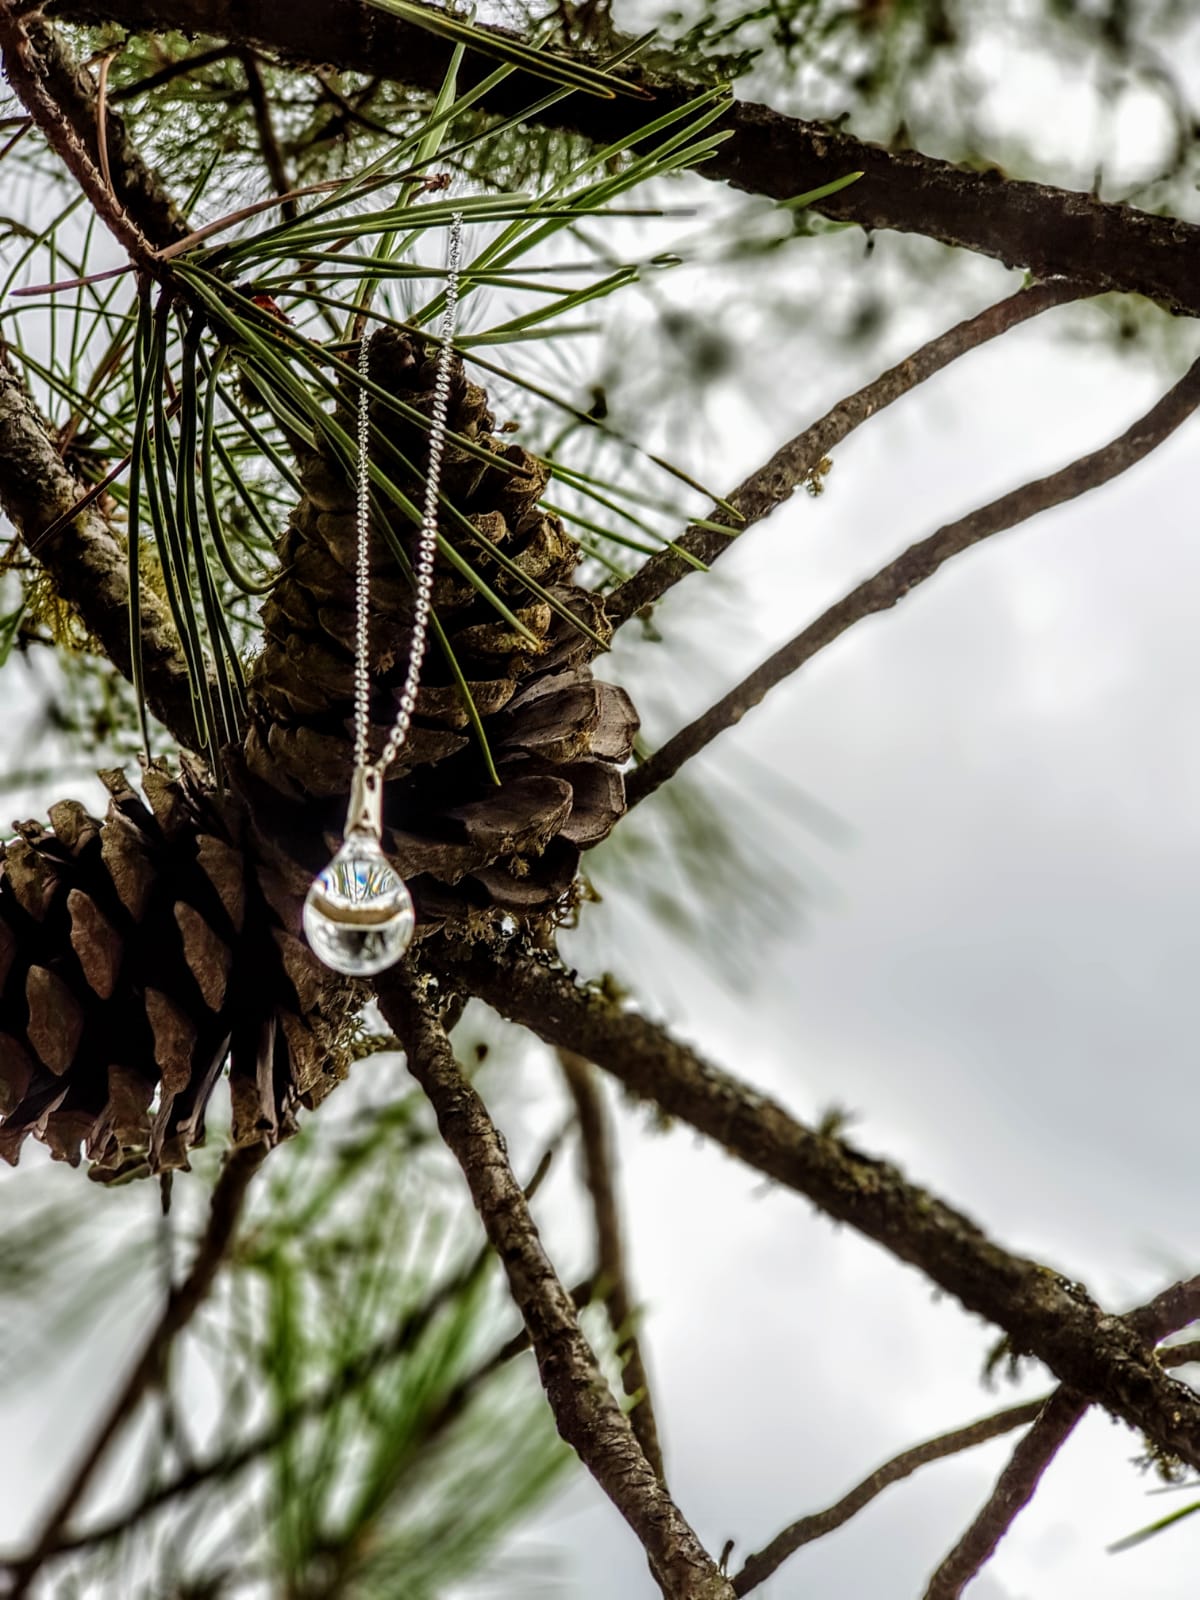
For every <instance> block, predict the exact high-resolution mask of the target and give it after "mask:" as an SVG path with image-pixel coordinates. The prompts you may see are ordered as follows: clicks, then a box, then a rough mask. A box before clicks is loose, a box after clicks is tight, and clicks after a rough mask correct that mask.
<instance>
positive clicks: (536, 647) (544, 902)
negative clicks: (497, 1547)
mask: <svg viewBox="0 0 1200 1600" xmlns="http://www.w3.org/2000/svg"><path fill="white" fill-rule="evenodd" d="M371 363H372V365H371V370H372V376H373V377H374V378H375V379H376V381H377V382H379V383H381V384H382V385H384V386H385V387H386V388H388V389H389V391H390V392H392V393H393V394H395V395H397V396H398V397H400V398H402V399H403V400H405V401H406V402H407V403H408V404H409V405H411V406H413V407H414V408H416V409H417V410H419V411H421V412H422V413H423V414H425V415H428V414H429V412H430V409H431V406H432V400H433V384H434V378H435V373H436V362H435V359H434V355H433V353H432V347H430V348H427V347H426V346H425V345H424V343H423V342H422V341H421V340H419V339H416V338H412V337H409V336H407V335H404V334H399V333H393V332H390V331H385V332H381V333H379V334H377V335H376V336H375V340H374V343H373V345H372V352H371ZM373 416H374V418H375V420H376V422H377V423H379V425H380V426H381V427H382V428H383V429H384V430H385V432H386V434H387V437H388V440H389V442H390V446H391V448H389V449H387V450H385V449H383V448H380V450H379V460H380V462H381V465H383V466H384V467H385V468H386V470H387V471H388V473H389V475H390V476H392V477H393V478H394V479H395V480H396V481H397V482H398V483H399V485H400V487H401V488H402V489H403V490H404V492H405V493H406V494H407V495H408V497H409V499H410V500H411V501H413V503H415V504H419V503H420V502H421V499H422V496H423V480H422V478H421V477H420V475H419V474H420V472H421V471H422V470H423V468H424V464H425V461H426V457H427V434H426V432H425V430H424V429H422V428H420V427H418V426H417V425H415V424H414V423H411V422H409V421H407V420H405V419H403V418H400V417H397V416H396V415H395V414H394V413H393V412H391V411H389V410H387V409H386V408H384V407H382V406H381V405H380V404H379V403H378V402H375V403H373ZM341 421H342V423H343V426H346V427H347V428H348V429H349V430H350V431H351V432H352V431H353V418H352V417H351V415H350V412H349V410H348V409H347V408H345V407H343V410H342V412H341ZM449 424H450V427H451V429H452V430H453V431H454V432H455V433H457V434H459V435H461V436H463V437H465V438H467V439H470V440H471V441H472V442H473V443H474V444H475V445H477V446H478V447H479V449H480V450H481V451H482V452H484V453H485V455H486V456H487V457H491V458H494V461H495V465H490V464H489V462H488V460H487V459H484V460H481V459H479V458H478V457H476V456H473V455H470V454H468V453H467V452H466V451H465V450H463V449H462V448H461V447H458V446H455V445H453V444H450V445H449V446H448V448H447V452H446V458H445V465H444V470H443V476H442V489H443V492H444V494H445V496H446V498H447V499H448V500H450V501H451V502H452V503H453V504H454V505H455V506H457V507H458V508H459V510H460V511H461V513H462V515H463V516H464V517H465V518H466V520H467V522H468V523H469V524H470V526H471V528H473V529H474V530H475V536H474V537H472V536H471V535H470V534H468V533H466V532H465V531H464V530H463V529H462V528H461V527H460V526H459V525H457V523H456V522H455V520H454V519H452V518H451V517H449V516H447V515H445V514H443V517H442V530H441V531H442V534H443V537H444V538H445V539H446V540H448V541H449V542H450V543H451V544H453V545H454V546H455V548H456V549H458V550H459V551H460V552H461V554H462V555H463V557H465V558H466V560H468V561H469V562H470V563H471V565H472V567H473V568H474V569H475V570H476V571H477V572H478V573H480V574H481V575H482V577H483V578H484V579H485V580H486V582H487V583H488V585H489V586H490V587H491V588H492V590H493V591H494V592H495V593H496V594H497V595H498V596H499V597H500V598H501V599H502V600H503V602H504V603H505V604H506V605H507V606H508V608H509V610H510V611H511V612H512V613H513V614H514V615H515V616H516V617H517V618H518V619H519V620H520V622H521V623H522V624H523V627H524V630H525V632H524V634H523V633H522V632H521V630H519V629H517V628H514V627H513V625H512V624H511V623H510V622H509V621H507V620H505V619H504V618H503V617H502V616H500V615H499V613H498V612H497V611H496V609H495V607H494V606H493V605H492V604H491V603H490V601H489V600H488V599H486V598H485V597H483V596H481V595H480V594H479V593H478V591H477V590H476V589H475V588H474V587H473V586H472V584H471V583H470V582H469V581H468V580H467V578H465V577H464V576H463V575H462V573H461V572H459V571H458V570H457V569H456V568H455V567H454V566H453V565H452V564H451V563H450V562H449V561H448V560H447V559H445V558H444V557H439V560H438V563H437V567H436V571H435V581H434V593H433V603H434V608H435V611H436V614H437V617H438V620H439V622H440V623H441V625H442V627H443V628H444V630H445V632H446V635H447V637H448V639H449V642H450V645H451V648H452V649H453V651H454V655H455V657H456V659H457V661H458V664H459V666H460V667H461V669H462V672H463V674H464V675H465V677H466V679H467V682H468V684H469V688H470V694H471V698H472V700H473V702H474V708H475V710H476V712H477V713H478V716H479V719H480V721H481V723H482V725H483V729H484V734H485V737H486V739H487V744H488V748H489V749H490V751H491V754H492V757H493V759H494V762H495V765H496V770H497V773H498V775H499V778H500V780H501V781H500V784H499V786H497V785H496V784H494V783H493V782H491V781H490V779H489V777H488V774H487V770H486V765H485V761H484V755H483V750H482V746H481V743H480V740H479V737H478V735H477V733H476V732H475V731H474V730H473V728H472V727H471V717H470V712H469V708H468V706H467V704H466V702H465V700H464V697H463V695H462V693H461V692H460V689H459V687H458V684H457V682H456V680H455V677H454V674H453V672H452V670H451V666H450V663H449V662H448V661H447V660H446V659H445V656H444V654H443V652H442V651H441V650H440V649H439V647H438V644H437V642H436V640H434V639H432V638H431V640H430V644H429V649H428V652H427V654H426V657H425V665H424V671H423V675H422V682H421V689H420V693H419V695H418V699H417V710H416V715H415V717H414V719H413V724H412V731H411V733H410V736H409V740H408V743H407V744H406V746H405V748H404V750H403V751H402V753H401V755H400V757H399V759H398V760H397V762H396V763H395V765H394V766H393V767H392V769H391V770H390V772H389V774H388V779H389V781H388V783H387V786H386V790H385V818H386V820H387V822H388V823H389V824H390V826H391V827H392V829H393V830H394V831H393V833H392V836H391V837H390V838H389V839H388V840H387V843H388V845H389V848H390V849H391V850H392V852H393V854H394V855H395V857H396V859H397V862H398V864H399V865H400V867H401V869H402V870H403V872H404V874H405V876H406V877H407V878H408V879H409V880H410V884H411V887H412V890H413V895H414V899H415V901H416V904H417V912H418V918H419V921H420V924H421V926H422V928H423V929H425V930H428V929H429V928H430V927H434V926H437V925H445V924H450V925H462V924H464V923H471V922H473V921H474V920H475V919H476V918H477V916H478V914H479V913H481V912H483V913H487V912H488V911H491V910H498V911H505V912H510V913H513V914H517V915H529V916H533V915H545V914H546V913H547V912H548V911H552V909H553V907H554V906H555V905H557V904H558V903H559V902H560V901H561V900H562V899H563V897H564V895H565V894H566V893H567V891H568V890H569V888H570V886H571V884H572V882H573V880H574V878H575V876H576V873H577V871H578V864H579V853H580V851H581V850H583V849H586V848H587V847H588V846H590V845H593V844H596V843H598V842H599V841H600V840H601V839H603V838H605V837H606V836H607V834H608V833H609V832H610V831H611V829H612V827H613V825H614V824H615V822H616V821H617V819H618V818H619V817H620V815H621V814H622V812H623V810H624V805H625V800H624V784H623V781H622V778H621V771H620V769H621V766H622V765H623V763H624V762H625V761H627V760H628V758H629V754H630V751H631V749H632V743H633V736H634V733H635V732H636V729H637V725H638V724H637V715H636V713H635V711H634V709H633V706H632V704H631V703H630V701H629V697H628V696H627V695H626V694H625V692H624V691H623V690H622V689H618V688H615V687H614V686H612V685H610V684H605V683H600V682H597V681H596V679H594V678H593V676H592V671H591V665H590V663H591V658H592V656H593V655H594V654H595V652H596V649H597V648H598V646H597V644H596V642H595V640H596V638H599V639H600V640H602V641H605V640H607V638H608V633H609V630H608V624H607V621H606V619H605V616H604V610H603V607H602V605H601V603H600V601H599V599H598V598H597V597H596V596H595V595H593V594H591V593H590V592H589V591H588V590H586V589H582V588H580V587H579V586H578V585H577V584H576V583H575V582H574V578H573V572H574V569H575V567H576V565H577V563H578V560H579V547H578V545H577V544H576V543H575V541H574V540H573V539H572V538H571V537H570V535H569V534H568V533H567V532H566V530H565V528H564V527H563V524H562V522H561V521H560V520H559V518H557V517H555V516H553V515H551V514H549V513H548V512H546V511H544V510H542V509H541V507H540V505H539V501H540V498H541V495H542V493H543V491H544V489H545V486H546V469H545V467H544V466H542V465H541V464H540V463H539V462H537V461H536V460H535V459H534V458H533V457H532V456H529V455H528V454H527V453H526V452H525V451H524V450H522V449H521V447H520V446H519V445H514V444H511V443H506V442H504V441H502V440H501V439H498V438H497V437H496V436H495V435H494V434H493V432H492V427H493V418H492V415H491V413H490V411H489V410H488V403H487V396H486V395H485V394H484V392H483V390H482V389H480V388H478V387H477V386H476V385H475V384H472V383H470V382H468V381H467V380H466V378H465V376H464V374H463V371H462V367H461V363H456V364H455V367H454V369H453V377H452V384H451V394H450V412H449ZM300 472H301V479H302V482H303V484H304V488H305V495H304V498H303V500H302V501H301V503H300V505H299V507H298V508H297V510H296V513H295V515H294V516H293V518H292V522H291V526H290V527H289V528H288V530H287V532H286V534H285V535H284V537H283V540H282V542H281V548H280V557H281V561H282V564H283V572H282V574H281V577H280V579H279V582H278V583H277V584H276V586H275V588H274V589H273V590H272V593H271V596H270V598H269V600H268V601H267V603H266V605H265V607H264V609H263V622H264V629H265V646H264V649H263V651H262V654H261V655H260V656H259V658H258V660H257V661H256V663H255V670H254V673H253V675H252V679H251V685H250V703H251V717H252V723H251V727H250V729H249V732H248V736H247V739H246V743H245V764H246V769H247V773H248V776H249V781H250V782H251V784H252V785H253V786H254V787H255V788H256V789H257V790H258V793H257V795H256V798H255V802H254V803H255V811H256V814H258V815H261V814H264V812H263V808H264V806H265V808H266V809H267V810H273V812H274V816H275V820H276V823H277V824H278V829H279V832H280V833H281V834H282V836H284V837H286V838H288V839H289V840H290V841H291V842H292V847H293V849H294V850H295V852H296V854H297V855H298V856H300V857H302V858H303V856H304V843H303V840H304V835H305V834H306V833H307V835H308V837H309V838H310V839H311V838H313V837H315V836H319V835H320V834H322V833H323V832H324V833H325V834H326V836H327V842H332V841H333V840H335V839H336V833H337V829H338V828H339V827H340V825H341V822H342V818H343V816H344V804H345V795H346V793H347V791H348V789H349V785H350V777H351V766H352V747H351V737H352V724H353V685H354V578H353V572H354V563H355V554H356V531H355V511H354V503H355V492H354V486H353V485H352V484H351V483H350V482H349V481H348V480H347V476H346V474H345V472H344V471H343V470H342V468H341V467H340V466H339V465H338V464H337V463H336V462H335V461H333V460H332V459H330V458H329V456H327V455H326V454H324V453H322V452H321V451H320V450H315V449H314V450H310V451H308V452H302V453H301V456H300ZM389 531H390V538H389ZM415 537H416V531H415V530H414V529H413V528H412V527H411V525H409V524H407V523H405V522H403V520H402V519H400V518H399V517H398V516H397V517H396V518H395V519H394V520H393V521H392V523H391V527H390V530H389V529H384V528H380V527H378V526H377V527H375V528H374V530H373V536H372V549H371V570H372V579H371V652H372V682H373V686H374V687H373V697H372V704H371V720H372V726H371V745H372V747H373V749H374V750H375V751H378V750H379V749H380V748H381V747H382V745H383V742H384V739H385V738H386V736H387V732H388V729H389V728H390V726H391V723H392V720H393V718H394V716H395V711H396V700H397V696H398V695H399V693H400V688H401V685H402V683H403V680H404V676H405V672H406V669H407V664H408V659H409V647H410V637H411V632H410V618H411V588H410V585H409V582H408V579H407V577H406V576H405V574H404V572H403V571H402V569H401V567H400V564H399V562H398V561H397V559H396V557H395V555H394V553H393V548H392V543H391V539H395V540H397V541H399V543H400V545H401V547H402V548H404V549H406V550H408V551H409V552H411V551H412V550H413V549H414V541H415ZM501 557H506V558H507V563H510V564H511V565H507V564H506V563H505V561H504V560H503V559H501ZM514 569H515V570H514ZM524 578H528V579H532V580H533V581H534V582H536V583H537V585H538V586H539V587H540V590H541V591H542V592H543V593H545V594H549V595H550V596H552V597H553V599H554V601H555V605H551V604H549V603H548V602H547V600H546V599H544V598H542V596H541V595H540V594H539V593H537V592H535V591H533V590H531V589H530V588H529V586H528V584H527V583H526V582H524V581H523V579H524ZM563 612H565V613H566V615H565V616H564V615H563ZM572 618H577V619H578V622H579V624H581V625H582V626H580V625H577V624H576V622H574V621H572V620H571V619H572ZM585 629H587V630H590V632H591V634H592V635H594V636H595V637H589V635H588V632H586V631H584V630H585ZM530 635H531V636H532V642H531V641H530V638H529V637H528V636H530ZM260 786H265V787H269V788H271V789H273V790H274V791H276V795H275V799H274V805H273V807H272V806H270V805H267V803H266V801H265V798H264V796H263V794H262V787H260ZM284 802H290V806H291V811H292V816H291V818H290V821H289V819H288V818H286V817H285V816H284V814H283V810H282V809H281V808H282V806H283V804H284ZM314 818H315V819H316V820H315V821H314ZM310 864H311V865H313V866H314V867H319V866H320V865H321V864H322V863H321V862H320V861H318V860H312V861H311V862H310Z"/></svg>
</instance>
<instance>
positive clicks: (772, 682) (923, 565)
mask: <svg viewBox="0 0 1200 1600" xmlns="http://www.w3.org/2000/svg"><path fill="white" fill-rule="evenodd" d="M1197 405H1200V361H1196V362H1194V363H1193V364H1192V366H1191V367H1190V368H1189V369H1188V371H1187V372H1186V373H1185V374H1184V376H1183V377H1182V378H1180V380H1179V382H1178V383H1177V384H1175V385H1174V387H1173V388H1171V389H1170V390H1168V392H1167V393H1166V394H1165V395H1164V396H1163V398H1162V399H1161V400H1160V401H1159V402H1158V404H1157V405H1155V406H1153V407H1152V408H1151V409H1150V410H1149V411H1148V412H1147V413H1146V415H1145V416H1144V417H1142V418H1140V419H1139V421H1137V422H1135V423H1134V424H1133V426H1132V427H1131V428H1128V429H1127V430H1126V431H1125V432H1124V433H1123V434H1121V436H1120V437H1119V438H1117V439H1114V440H1113V441H1112V442H1111V443H1110V444H1107V445H1105V446H1104V447H1103V449H1100V450H1094V451H1092V453H1091V454H1090V455H1086V456H1081V457H1080V458H1079V460H1077V461H1073V462H1071V464H1070V465H1069V466H1066V467H1063V468H1062V469H1061V470H1060V471H1058V472H1054V473H1051V474H1050V476H1049V477H1046V478H1039V479H1037V480H1036V481H1035V482H1033V483H1027V484H1025V485H1024V486H1023V487H1022V488H1020V489H1014V490H1012V491H1011V493H1009V494H1006V495H1002V496H1001V497H1000V499H999V500H993V501H992V502H991V503H990V504H989V505H986V506H982V507H981V508H980V509H979V510H977V511H972V512H971V513H970V514H969V515H968V516H965V517H960V518H959V519H958V521H956V522H951V523H948V524H947V525H946V526H945V527H943V528H939V529H938V531H937V532H936V533H932V534H930V535H929V537H928V538H926V539H920V540H918V542H917V543H916V544H913V545H910V546H909V547H908V549H907V550H906V551H905V552H904V553H903V555H900V556H897V558H896V559H895V560H894V561H889V562H888V564H887V565H886V566H885V567H881V568H880V570H879V571H878V572H876V573H875V574H874V575H873V576H872V577H870V578H867V579H866V580H865V581H864V582H863V583H860V584H859V585H858V586H857V587H856V588H854V589H852V590H851V591H850V593H849V594H848V595H845V596H844V597H843V598H842V599H841V600H839V601H837V603H836V604H835V605H832V606H830V607H829V609H828V610H827V611H826V612H824V613H823V614H822V615H821V616H819V617H818V618H817V619H816V621H815V622H811V623H810V624H809V625H808V627H807V628H805V629H804V631H803V632H802V633H799V634H797V635H796V637H795V638H794V639H792V640H790V641H789V643H787V644H785V645H784V646H783V647H782V649H780V650H777V651H776V652H775V654H774V655H773V656H771V657H769V658H768V659H767V660H766V661H764V662H763V664H762V666H760V667H758V668H756V669H755V671H753V672H752V673H751V674H750V675H749V677H747V678H744V679H743V680H742V682H741V683H739V684H738V685H737V687H736V688H734V689H731V690H730V691H729V693H728V694H727V695H725V696H724V697H723V699H721V700H718V701H717V703H716V704H715V705H713V706H710V707H709V709H708V710H707V711H705V712H704V713H703V714H702V715H701V716H699V717H697V718H696V719H695V721H694V722H690V723H689V724H688V725H687V727H685V728H681V729H680V731H679V732H678V733H677V734H675V735H674V737H673V738H671V739H668V740H667V742H666V744H664V745H663V746H662V747H661V748H660V749H658V750H656V751H655V752H654V754H653V755H652V756H650V758H649V759H648V760H647V761H645V762H643V763H642V765H641V766H640V767H638V768H637V770H636V771H635V772H633V773H631V774H630V776H629V779H628V782H627V784H626V797H627V799H628V802H629V804H630V805H631V806H633V805H636V804H637V802H638V801H639V800H644V799H645V798H646V796H647V795H651V794H653V793H654V791H655V790H656V789H657V788H659V787H660V786H661V785H662V784H664V783H665V782H666V781H667V779H668V778H671V777H673V776H674V775H675V773H677V772H678V771H679V769H680V767H682V766H683V765H684V763H685V762H687V761H690V760H691V759H692V758H693V757H694V756H696V755H698V754H699V753H700V751H701V750H703V749H705V748H706V747H707V746H708V745H709V744H711V743H712V741H713V740H714V739H715V738H716V737H717V735H718V734H720V733H724V732H725V730H726V729H728V728H732V727H736V725H737V724H738V723H739V722H740V721H741V720H742V718H743V717H744V716H745V715H746V713H747V712H748V711H751V710H753V708H754V707H755V706H756V705H758V704H759V702H760V701H761V700H762V699H763V698H764V696H765V695H766V694H768V693H769V691H770V690H771V689H773V688H775V686H776V685H777V684H780V683H782V682H783V681H784V680H785V679H786V678H789V677H790V676H791V675H792V673H794V672H797V671H798V670H799V669H800V668H801V667H802V666H804V665H805V663H806V662H808V661H811V660H812V658H813V656H815V655H817V654H818V653H819V652H820V651H822V650H824V649H825V648H826V647H827V646H828V645H831V644H832V643H833V642H834V640H835V639H838V638H840V637H841V635H842V634H843V633H845V632H846V631H847V629H849V628H852V627H853V626H854V624H855V623H856V622H861V621H862V620H863V618H864V617H870V616H874V615H875V613H876V612H879V611H886V610H888V609H889V608H890V607H892V606H894V605H897V604H898V603H899V602H900V601H901V600H903V599H904V597H905V595H907V594H908V593H909V592H910V591H911V590H913V589H915V588H916V587H917V585H918V584H921V583H924V582H925V580H926V579H927V578H930V577H932V576H933V574H934V573H935V572H937V570H938V569H939V568H940V567H942V566H944V564H945V563H946V562H947V561H949V560H950V559H951V558H952V557H954V556H957V555H961V554H962V552H963V551H964V550H969V549H971V547H972V546H973V545H977V544H979V543H980V542H981V540H984V539H988V538H991V536H992V535H993V534H996V533H1002V532H1004V531H1005V530H1006V529H1008V528H1013V527H1016V526H1017V524H1018V523H1021V522H1025V521H1027V520H1028V519H1029V518H1030V517H1033V516H1037V514H1038V513H1039V512H1042V511H1046V510H1049V509H1050V507H1052V506H1059V505H1063V504H1064V503H1065V502H1066V501H1068V500H1074V499H1076V498H1077V497H1078V496H1079V495H1082V494H1086V493H1087V492H1088V491H1089V490H1091V489H1096V488H1099V486H1100V485H1101V484H1104V483H1108V482H1110V481H1111V480H1112V479H1113V478H1116V477H1118V476H1119V475H1120V474H1121V473H1123V472H1127V471H1128V470H1129V468H1130V467H1132V466H1134V465H1135V464H1136V463H1137V462H1139V461H1141V460H1142V459H1143V458H1144V457H1146V456H1147V455H1149V454H1150V452H1151V451H1152V450H1154V449H1156V448H1157V446H1158V445H1160V444H1161V443H1162V442H1163V440H1164V439H1166V438H1167V437H1169V435H1170V434H1172V433H1174V431H1175V429H1176V428H1178V427H1179V425H1180V424H1181V423H1182V422H1184V421H1186V420H1187V418H1188V417H1190V416H1191V414H1192V412H1193V411H1194V410H1195V409H1196V407H1197Z"/></svg>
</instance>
